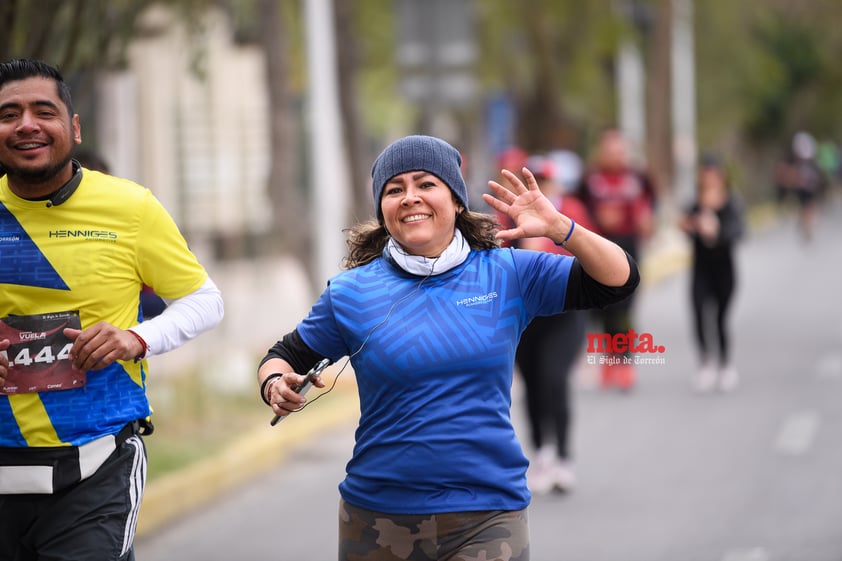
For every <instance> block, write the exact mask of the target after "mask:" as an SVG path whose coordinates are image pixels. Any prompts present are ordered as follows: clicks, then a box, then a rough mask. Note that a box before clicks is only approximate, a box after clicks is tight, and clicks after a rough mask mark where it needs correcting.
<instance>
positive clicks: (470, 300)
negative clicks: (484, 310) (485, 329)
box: [456, 292, 497, 306]
mask: <svg viewBox="0 0 842 561" xmlns="http://www.w3.org/2000/svg"><path fill="white" fill-rule="evenodd" d="M495 298H497V293H496V292H489V293H488V294H481V295H479V296H468V297H467V298H462V299H461V300H457V301H456V305H457V306H479V305H481V304H488V303H490V302H491V301H492V300H494V299H495Z"/></svg>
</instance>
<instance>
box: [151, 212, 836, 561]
mask: <svg viewBox="0 0 842 561" xmlns="http://www.w3.org/2000/svg"><path fill="white" fill-rule="evenodd" d="M840 241H842V209H840V207H839V206H835V207H833V208H832V209H830V210H829V211H827V212H826V213H825V215H824V216H823V217H822V221H821V222H820V224H819V228H818V231H817V234H816V237H815V239H814V240H813V242H812V243H810V244H805V243H802V241H801V240H800V239H799V236H798V235H797V232H796V228H795V225H794V224H793V223H792V221H791V220H783V221H782V222H779V223H774V224H772V225H767V226H766V227H764V228H763V229H762V230H761V231H756V232H752V233H751V235H750V236H749V237H748V238H747V239H746V240H745V242H744V244H743V245H742V247H741V249H740V251H739V253H738V258H739V274H740V286H739V292H738V293H737V295H736V300H735V304H734V308H733V313H732V326H733V333H734V354H735V362H736V365H737V367H738V368H739V370H740V373H741V385H740V386H739V388H738V389H737V391H736V392H734V393H731V394H721V393H713V394H705V395H699V394H696V393H695V392H693V391H692V389H691V384H690V381H691V375H692V373H693V371H694V369H695V368H696V360H695V352H694V348H693V345H692V338H691V331H690V319H689V300H688V297H689V296H688V278H687V276H686V273H678V274H676V275H673V276H671V277H669V278H668V279H666V280H664V281H661V282H659V283H657V284H654V285H651V284H650V285H647V286H646V287H645V288H644V289H642V290H641V291H640V293H639V299H638V301H637V308H636V309H637V324H638V327H637V331H638V332H646V333H650V334H651V335H652V337H653V338H654V341H655V343H656V344H657V345H663V346H664V347H665V348H666V350H665V352H664V354H663V355H659V356H662V357H663V359H664V360H663V362H664V364H653V365H647V366H641V367H640V370H639V381H638V384H637V387H636V388H635V389H634V391H632V392H631V393H628V394H623V393H618V392H613V391H605V390H602V389H599V388H598V387H596V385H595V384H594V371H593V370H589V369H588V367H587V366H586V365H584V364H583V368H582V369H581V370H580V372H579V374H578V376H577V389H576V392H575V428H574V451H575V455H576V470H577V474H578V477H579V485H578V487H577V489H576V490H575V491H574V492H573V493H570V494H568V495H551V496H540V497H535V498H534V499H533V502H532V505H531V506H530V526H531V535H532V559H533V561H565V560H569V561H840V560H842V446H839V442H840V441H842V407H840V403H842V399H841V398H842V291H840V289H841V288H842V243H840ZM514 391H515V394H516V396H515V399H516V401H517V403H518V405H517V406H516V407H515V409H514V411H513V416H514V418H515V420H516V423H517V424H518V426H519V427H523V426H524V424H523V410H522V408H521V407H520V388H519V387H517V386H516V387H515V389H514ZM315 413H316V411H315V410H314V411H312V412H311V414H315ZM278 429H279V430H283V425H280V426H279V427H278ZM524 436H525V434H524ZM352 443H353V427H352V426H345V427H339V428H337V429H335V430H330V431H328V432H326V433H324V434H322V435H320V436H318V437H314V438H311V439H310V440H309V441H308V442H306V443H303V444H302V445H300V446H299V447H298V448H297V450H295V451H294V453H291V454H288V455H287V456H286V460H285V461H283V462H282V463H281V464H279V465H278V466H277V468H276V469H274V470H273V471H272V472H271V473H269V474H268V475H265V476H261V477H259V478H257V479H255V480H253V481H250V482H249V483H247V484H245V485H243V486H241V487H238V488H237V489H235V490H233V491H230V492H228V493H226V494H225V495H224V496H221V497H218V498H217V499H215V500H214V501H213V502H212V503H210V504H209V505H207V506H205V507H204V508H202V509H201V510H200V511H198V512H195V513H193V514H191V515H189V516H185V517H183V518H182V519H180V520H178V521H177V522H174V523H171V524H169V525H168V526H167V527H166V528H164V529H162V530H159V531H157V532H154V533H152V534H151V535H146V536H143V537H142V538H140V539H139V540H138V542H137V544H136V553H137V559H138V561H192V560H203V561H217V560H218V561H229V560H232V559H238V560H245V561H251V560H269V559H275V560H287V559H295V560H308V561H309V560H319V561H320V560H330V559H335V558H336V527H337V524H336V513H337V504H338V499H339V497H338V492H337V488H336V486H337V484H338V482H339V481H340V480H341V478H342V476H343V474H344V464H345V462H346V461H347V459H348V457H349V455H350V452H351V447H352Z"/></svg>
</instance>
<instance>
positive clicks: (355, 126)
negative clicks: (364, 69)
mask: <svg viewBox="0 0 842 561" xmlns="http://www.w3.org/2000/svg"><path fill="white" fill-rule="evenodd" d="M357 9H358V2H357V0H334V2H333V14H334V20H335V21H334V29H335V30H336V63H337V75H338V81H339V104H340V107H339V110H340V112H341V114H342V131H343V135H344V137H345V138H344V139H343V140H344V145H345V155H346V159H347V161H348V172H349V173H350V175H351V177H350V181H349V183H350V187H351V205H350V212H351V214H352V216H351V217H350V218H351V220H350V222H351V223H354V222H358V221H361V220H365V219H366V218H368V217H371V216H372V213H373V211H372V207H371V192H370V190H369V172H368V170H369V166H368V157H367V153H366V150H365V132H364V127H363V122H362V115H361V114H360V105H359V96H358V95H357V91H358V90H357V77H358V76H359V73H360V42H359V40H358V39H357V37H358V36H359V34H358V27H357V26H356V25H355V21H354V14H355V13H356V12H357Z"/></svg>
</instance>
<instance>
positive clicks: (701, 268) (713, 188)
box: [681, 155, 744, 392]
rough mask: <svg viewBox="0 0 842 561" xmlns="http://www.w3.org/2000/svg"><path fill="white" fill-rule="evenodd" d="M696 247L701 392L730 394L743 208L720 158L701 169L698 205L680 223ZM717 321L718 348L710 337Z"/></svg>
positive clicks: (702, 164)
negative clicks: (732, 311)
mask: <svg viewBox="0 0 842 561" xmlns="http://www.w3.org/2000/svg"><path fill="white" fill-rule="evenodd" d="M681 227H682V229H683V230H684V231H685V232H686V233H687V234H688V235H689V236H690V239H691V241H692V244H693V268H692V277H691V278H692V280H691V301H692V306H693V327H694V331H695V338H696V345H697V348H698V351H699V356H700V360H701V367H700V368H699V371H698V373H697V375H696V379H695V386H696V389H697V390H698V391H702V392H705V391H709V390H711V389H714V388H715V387H718V388H719V389H720V390H722V391H731V390H733V389H734V388H736V386H737V383H738V381H739V376H738V373H737V369H736V368H735V367H734V365H733V363H732V362H731V355H730V351H731V341H730V336H729V330H728V325H727V315H728V310H729V307H730V304H731V301H732V299H733V298H732V297H733V295H734V290H735V288H736V284H737V282H736V266H735V259H734V246H735V244H736V242H737V241H738V240H739V239H740V237H741V236H742V235H743V231H744V218H743V210H742V205H741V204H740V203H739V201H738V199H737V198H736V197H735V195H734V194H733V192H732V191H731V188H730V185H729V183H728V179H727V176H726V174H725V170H724V168H723V166H722V163H721V162H720V160H719V159H718V158H717V157H715V156H712V155H708V156H705V157H704V158H702V161H701V162H700V166H699V178H698V190H697V194H696V201H695V202H694V203H693V204H692V205H691V206H690V208H689V209H688V210H687V211H686V212H685V214H684V216H683V217H682V220H681ZM711 320H713V324H714V325H713V327H714V334H715V346H716V348H714V344H712V343H713V341H712V337H711V335H710V329H709V328H710V325H709V324H710V322H711Z"/></svg>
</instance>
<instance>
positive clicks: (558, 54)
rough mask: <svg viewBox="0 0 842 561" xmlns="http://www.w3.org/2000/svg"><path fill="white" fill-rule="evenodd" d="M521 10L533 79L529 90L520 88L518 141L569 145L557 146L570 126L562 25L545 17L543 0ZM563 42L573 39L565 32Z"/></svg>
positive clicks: (529, 146)
mask: <svg viewBox="0 0 842 561" xmlns="http://www.w3.org/2000/svg"><path fill="white" fill-rule="evenodd" d="M522 14H523V22H524V28H525V34H524V35H525V39H526V41H527V45H528V47H527V50H528V52H529V54H530V56H532V57H533V61H534V72H535V79H534V80H533V81H532V88H531V90H529V91H528V92H523V93H524V94H525V95H524V96H523V97H520V98H519V99H518V100H517V103H518V113H519V114H520V118H521V126H520V130H519V131H518V132H519V134H520V138H519V139H518V143H519V144H520V145H521V146H522V147H523V148H525V149H526V150H527V151H530V152H536V151H543V150H548V149H550V148H555V147H565V148H568V147H570V146H569V145H568V146H558V145H559V144H563V143H565V144H566V142H564V140H560V139H564V138H565V137H566V135H565V133H564V132H563V131H565V130H568V129H569V123H568V119H567V118H566V115H565V112H564V107H563V100H564V92H563V91H562V84H563V80H562V79H559V77H563V76H565V75H566V61H567V59H566V58H565V56H563V53H565V52H569V51H565V50H564V48H563V47H562V45H561V44H560V38H559V34H560V32H561V31H562V29H560V26H559V25H558V22H556V21H554V20H553V19H552V18H549V17H547V6H546V5H545V2H544V0H533V1H532V2H530V6H529V7H528V8H527V9H524V10H523V11H522ZM571 35H572V34H571ZM565 42H570V43H573V42H575V40H574V38H573V37H572V36H568V37H566V38H565Z"/></svg>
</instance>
